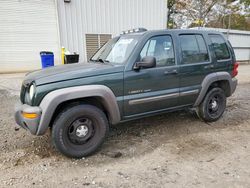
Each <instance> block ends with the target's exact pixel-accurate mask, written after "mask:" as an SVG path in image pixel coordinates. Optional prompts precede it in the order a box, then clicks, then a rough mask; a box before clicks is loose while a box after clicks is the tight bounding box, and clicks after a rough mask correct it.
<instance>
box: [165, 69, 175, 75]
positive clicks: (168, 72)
mask: <svg viewBox="0 0 250 188" xmlns="http://www.w3.org/2000/svg"><path fill="white" fill-rule="evenodd" d="M164 74H165V75H169V74H178V71H177V70H176V69H175V70H172V71H167V70H166V71H165V72H164Z"/></svg>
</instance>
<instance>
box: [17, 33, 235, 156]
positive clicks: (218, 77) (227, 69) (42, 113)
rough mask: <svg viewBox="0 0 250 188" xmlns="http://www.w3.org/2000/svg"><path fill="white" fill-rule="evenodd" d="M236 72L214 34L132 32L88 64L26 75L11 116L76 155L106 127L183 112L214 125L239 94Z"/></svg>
mask: <svg viewBox="0 0 250 188" xmlns="http://www.w3.org/2000/svg"><path fill="white" fill-rule="evenodd" d="M237 68H238V63H237V62H236V60H235V55H234V51H233V49H232V46H231V45H230V43H229V42H228V41H227V40H226V39H225V38H224V37H223V35H222V34H221V33H219V32H215V31H202V30H158V31H147V30H145V29H136V30H135V29H134V30H132V31H130V32H124V33H123V34H121V35H120V36H118V37H115V38H113V39H111V40H109V41H108V42H107V43H106V44H105V45H104V46H103V47H102V48H100V49H99V50H98V51H97V52H96V54H95V55H94V56H93V57H92V58H91V59H90V61H89V62H88V63H78V64H69V65H61V66H56V67H52V68H47V69H45V70H39V71H35V72H32V73H29V74H28V75H27V76H26V77H25V80H24V81H23V84H22V89H21V94H20V99H21V103H22V104H21V105H19V107H17V108H16V112H15V119H16V122H17V124H19V125H20V126H21V127H23V128H25V129H27V130H29V131H30V132H31V133H32V134H34V135H43V134H45V132H46V131H47V129H48V128H51V129H52V138H53V139H52V140H53V143H54V145H55V147H56V149H57V150H59V151H60V152H61V153H63V154H65V155H66V156H69V157H75V158H81V157H84V156H87V155H90V154H92V153H93V152H95V151H96V150H97V149H98V148H99V147H100V146H101V144H102V143H103V141H104V139H105V137H106V136H107V134H108V132H109V125H114V124H118V123H120V122H125V121H129V120H133V119H137V118H142V117H146V116H152V115H155V114H159V113H163V112H169V111H175V110H179V109H184V108H195V109H196V111H197V114H198V116H199V117H200V118H201V119H202V120H203V121H206V122H211V121H216V120H218V119H219V118H220V117H221V116H222V114H223V112H224V110H225V107H226V99H227V97H229V96H231V95H232V93H233V92H234V91H235V89H236V85H237V79H236V78H235V76H236V75H237V73H238V71H237Z"/></svg>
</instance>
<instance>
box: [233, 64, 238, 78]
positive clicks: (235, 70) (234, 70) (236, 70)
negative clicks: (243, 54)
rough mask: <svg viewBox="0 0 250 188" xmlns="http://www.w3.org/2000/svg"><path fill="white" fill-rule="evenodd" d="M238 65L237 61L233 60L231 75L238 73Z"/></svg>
mask: <svg viewBox="0 0 250 188" xmlns="http://www.w3.org/2000/svg"><path fill="white" fill-rule="evenodd" d="M238 67H239V63H238V62H235V63H234V65H233V72H232V76H233V77H235V76H237V74H238Z"/></svg>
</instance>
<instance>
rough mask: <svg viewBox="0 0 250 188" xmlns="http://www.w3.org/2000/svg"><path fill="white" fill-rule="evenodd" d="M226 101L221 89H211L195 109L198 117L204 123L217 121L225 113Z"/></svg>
mask: <svg viewBox="0 0 250 188" xmlns="http://www.w3.org/2000/svg"><path fill="white" fill-rule="evenodd" d="M226 100H227V98H226V96H225V92H224V91H223V90H222V89H221V88H213V89H211V90H210V91H208V92H207V94H206V96H205V98H204V99H203V101H202V103H201V104H200V105H199V106H198V107H197V109H196V113H197V115H198V117H199V118H200V119H202V120H203V121H205V122H213V121H216V120H218V119H219V118H220V117H221V116H222V115H223V113H224V111H225V108H226Z"/></svg>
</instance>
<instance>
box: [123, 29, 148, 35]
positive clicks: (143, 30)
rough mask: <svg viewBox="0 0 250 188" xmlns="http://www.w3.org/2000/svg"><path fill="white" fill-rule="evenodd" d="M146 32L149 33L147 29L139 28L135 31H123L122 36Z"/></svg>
mask: <svg viewBox="0 0 250 188" xmlns="http://www.w3.org/2000/svg"><path fill="white" fill-rule="evenodd" d="M145 31H147V29H145V28H142V27H139V28H135V29H129V30H126V31H122V32H121V35H125V34H129V33H140V32H145Z"/></svg>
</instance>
